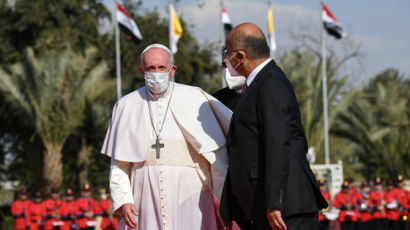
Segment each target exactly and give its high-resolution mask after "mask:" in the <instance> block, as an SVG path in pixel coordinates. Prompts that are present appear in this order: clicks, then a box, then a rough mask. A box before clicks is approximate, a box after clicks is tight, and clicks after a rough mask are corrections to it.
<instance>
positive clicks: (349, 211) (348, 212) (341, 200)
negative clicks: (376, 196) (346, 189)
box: [333, 191, 360, 222]
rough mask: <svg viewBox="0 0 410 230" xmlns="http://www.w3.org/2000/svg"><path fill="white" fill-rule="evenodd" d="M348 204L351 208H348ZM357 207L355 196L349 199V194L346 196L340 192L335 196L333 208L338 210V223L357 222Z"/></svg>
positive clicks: (358, 215)
mask: <svg viewBox="0 0 410 230" xmlns="http://www.w3.org/2000/svg"><path fill="white" fill-rule="evenodd" d="M349 203H350V206H351V207H350V208H349V207H348V206H349ZM357 205H358V200H357V197H355V196H353V197H351V196H350V195H349V193H348V194H346V193H343V192H342V191H340V192H339V193H338V194H336V196H335V200H334V203H333V206H335V207H336V208H338V209H340V212H339V222H345V221H353V222H356V221H358V220H359V217H360V214H359V212H358V211H357V210H356V209H357Z"/></svg>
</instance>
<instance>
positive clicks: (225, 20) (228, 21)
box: [221, 6, 233, 40]
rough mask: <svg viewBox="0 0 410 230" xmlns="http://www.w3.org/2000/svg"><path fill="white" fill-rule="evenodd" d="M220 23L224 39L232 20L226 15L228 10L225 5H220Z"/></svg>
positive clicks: (229, 29) (229, 30) (230, 28)
mask: <svg viewBox="0 0 410 230" xmlns="http://www.w3.org/2000/svg"><path fill="white" fill-rule="evenodd" d="M221 16H222V24H223V26H224V33H225V36H224V37H225V40H226V39H227V38H228V35H229V33H230V32H231V30H232V27H233V26H232V21H231V18H230V17H229V15H228V11H226V9H225V7H224V6H222V15H221Z"/></svg>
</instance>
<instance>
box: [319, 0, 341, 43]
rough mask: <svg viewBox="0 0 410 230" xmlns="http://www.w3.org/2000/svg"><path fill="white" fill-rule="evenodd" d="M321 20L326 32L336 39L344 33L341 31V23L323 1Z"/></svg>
mask: <svg viewBox="0 0 410 230" xmlns="http://www.w3.org/2000/svg"><path fill="white" fill-rule="evenodd" d="M322 20H323V26H324V27H325V29H326V31H327V33H328V34H330V35H332V36H334V37H335V38H337V39H340V38H343V37H345V36H346V34H345V33H344V32H343V28H342V24H341V23H340V22H339V21H338V20H337V19H336V17H335V16H334V15H333V14H332V12H330V10H329V9H328V8H327V6H326V5H325V3H323V2H322Z"/></svg>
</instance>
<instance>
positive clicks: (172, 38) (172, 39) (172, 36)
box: [169, 4, 182, 54]
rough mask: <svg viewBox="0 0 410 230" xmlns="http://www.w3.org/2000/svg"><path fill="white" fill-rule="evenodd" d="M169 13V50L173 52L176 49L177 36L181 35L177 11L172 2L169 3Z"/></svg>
mask: <svg viewBox="0 0 410 230" xmlns="http://www.w3.org/2000/svg"><path fill="white" fill-rule="evenodd" d="M169 15H170V22H169V29H170V31H169V46H170V47H169V48H170V49H171V52H172V53H173V54H175V53H176V52H177V51H178V48H177V44H178V40H179V38H181V36H182V26H181V23H180V22H179V19H178V16H177V13H176V12H175V9H174V7H173V6H172V4H169Z"/></svg>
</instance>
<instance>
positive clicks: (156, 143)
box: [151, 137, 164, 159]
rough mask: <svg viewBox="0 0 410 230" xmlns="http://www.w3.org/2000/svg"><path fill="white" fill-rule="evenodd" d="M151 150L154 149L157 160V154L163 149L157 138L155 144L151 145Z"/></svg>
mask: <svg viewBox="0 0 410 230" xmlns="http://www.w3.org/2000/svg"><path fill="white" fill-rule="evenodd" d="M151 148H153V149H155V151H156V153H157V159H159V152H160V150H161V148H164V144H161V143H159V138H158V137H157V140H156V141H155V144H153V145H151Z"/></svg>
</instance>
